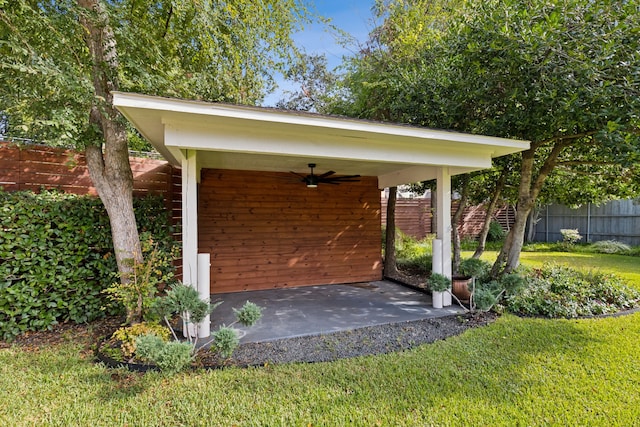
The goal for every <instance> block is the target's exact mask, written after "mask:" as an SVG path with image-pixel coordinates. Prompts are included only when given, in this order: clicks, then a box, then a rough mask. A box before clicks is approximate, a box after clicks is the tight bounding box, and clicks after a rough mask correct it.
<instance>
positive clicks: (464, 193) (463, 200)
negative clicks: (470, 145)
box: [451, 175, 469, 275]
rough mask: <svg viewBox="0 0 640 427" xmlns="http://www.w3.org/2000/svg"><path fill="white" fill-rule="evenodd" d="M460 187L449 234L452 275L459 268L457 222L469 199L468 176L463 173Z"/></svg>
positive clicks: (455, 273) (456, 272)
mask: <svg viewBox="0 0 640 427" xmlns="http://www.w3.org/2000/svg"><path fill="white" fill-rule="evenodd" d="M461 184H462V188H461V189H460V203H459V204H458V208H457V209H456V211H455V213H454V214H453V217H452V218H451V234H452V237H453V261H452V264H451V269H452V272H453V275H457V274H458V268H460V258H461V257H460V232H459V231H458V224H460V220H461V219H462V214H463V213H464V210H465V209H466V207H467V202H468V200H469V177H468V175H465V176H464V177H463V178H462V182H461Z"/></svg>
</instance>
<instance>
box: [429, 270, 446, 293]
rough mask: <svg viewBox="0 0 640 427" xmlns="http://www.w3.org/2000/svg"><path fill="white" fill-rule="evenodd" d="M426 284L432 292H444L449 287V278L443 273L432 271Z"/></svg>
mask: <svg viewBox="0 0 640 427" xmlns="http://www.w3.org/2000/svg"><path fill="white" fill-rule="evenodd" d="M427 284H428V285H429V289H431V290H432V291H434V292H444V291H446V290H447V289H449V288H450V287H451V279H449V278H448V277H447V276H445V275H444V274H440V273H432V274H431V276H429V279H427Z"/></svg>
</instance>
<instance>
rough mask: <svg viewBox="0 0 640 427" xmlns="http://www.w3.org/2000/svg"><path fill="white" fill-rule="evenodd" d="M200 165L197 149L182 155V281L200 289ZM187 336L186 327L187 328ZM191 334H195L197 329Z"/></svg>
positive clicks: (186, 151)
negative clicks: (198, 164) (198, 163)
mask: <svg viewBox="0 0 640 427" xmlns="http://www.w3.org/2000/svg"><path fill="white" fill-rule="evenodd" d="M198 175H199V171H198V166H197V155H196V151H195V150H185V151H183V156H182V283H184V284H185V285H189V286H193V287H194V288H195V289H198ZM184 333H185V336H186V333H187V331H186V328H185V331H184ZM189 334H190V335H192V336H194V335H195V330H193V329H190V330H189Z"/></svg>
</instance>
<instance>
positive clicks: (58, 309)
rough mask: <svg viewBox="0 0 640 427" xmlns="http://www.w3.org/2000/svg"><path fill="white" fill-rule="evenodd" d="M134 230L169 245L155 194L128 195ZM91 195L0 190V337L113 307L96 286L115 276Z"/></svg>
mask: <svg viewBox="0 0 640 427" xmlns="http://www.w3.org/2000/svg"><path fill="white" fill-rule="evenodd" d="M134 204H135V207H136V216H137V219H138V223H139V225H140V231H141V232H147V233H149V234H151V235H153V236H154V238H155V240H156V241H157V242H159V243H160V242H161V243H160V246H161V247H162V248H165V247H167V246H171V244H172V237H171V233H169V229H170V228H169V222H168V217H167V214H166V210H165V207H164V202H163V200H162V198H159V197H149V198H145V199H136V200H135V201H134ZM116 271H117V266H116V262H115V257H114V254H113V244H112V242H111V231H110V226H109V219H108V216H107V214H106V211H105V209H104V207H103V205H102V203H101V202H100V200H99V199H97V198H95V197H90V196H78V195H74V194H66V193H61V192H59V191H43V192H41V193H33V192H28V191H22V192H12V193H8V192H4V191H0V337H2V338H3V339H10V338H12V337H14V336H16V335H18V334H20V333H22V332H25V331H30V330H43V329H47V328H50V327H51V326H52V325H54V324H55V323H57V322H66V321H71V322H76V323H83V322H88V321H91V320H94V319H97V318H100V317H103V316H104V315H105V314H115V313H119V312H120V311H121V308H120V307H119V306H118V305H117V304H115V303H114V302H112V301H109V300H108V299H107V298H106V296H105V295H104V294H103V293H102V291H103V290H104V289H105V287H106V286H107V285H108V284H110V283H112V282H113V281H114V279H115V277H116Z"/></svg>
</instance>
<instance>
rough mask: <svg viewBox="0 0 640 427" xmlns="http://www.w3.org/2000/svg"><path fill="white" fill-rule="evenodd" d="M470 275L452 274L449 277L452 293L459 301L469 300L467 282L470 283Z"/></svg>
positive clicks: (469, 293) (469, 294)
mask: <svg viewBox="0 0 640 427" xmlns="http://www.w3.org/2000/svg"><path fill="white" fill-rule="evenodd" d="M471 280H472V278H471V277H461V276H457V277H456V276H454V277H453V278H452V279H451V288H452V291H453V294H454V295H455V296H456V297H457V298H458V299H459V300H460V301H461V302H469V298H471V292H470V291H469V284H470V283H471Z"/></svg>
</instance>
